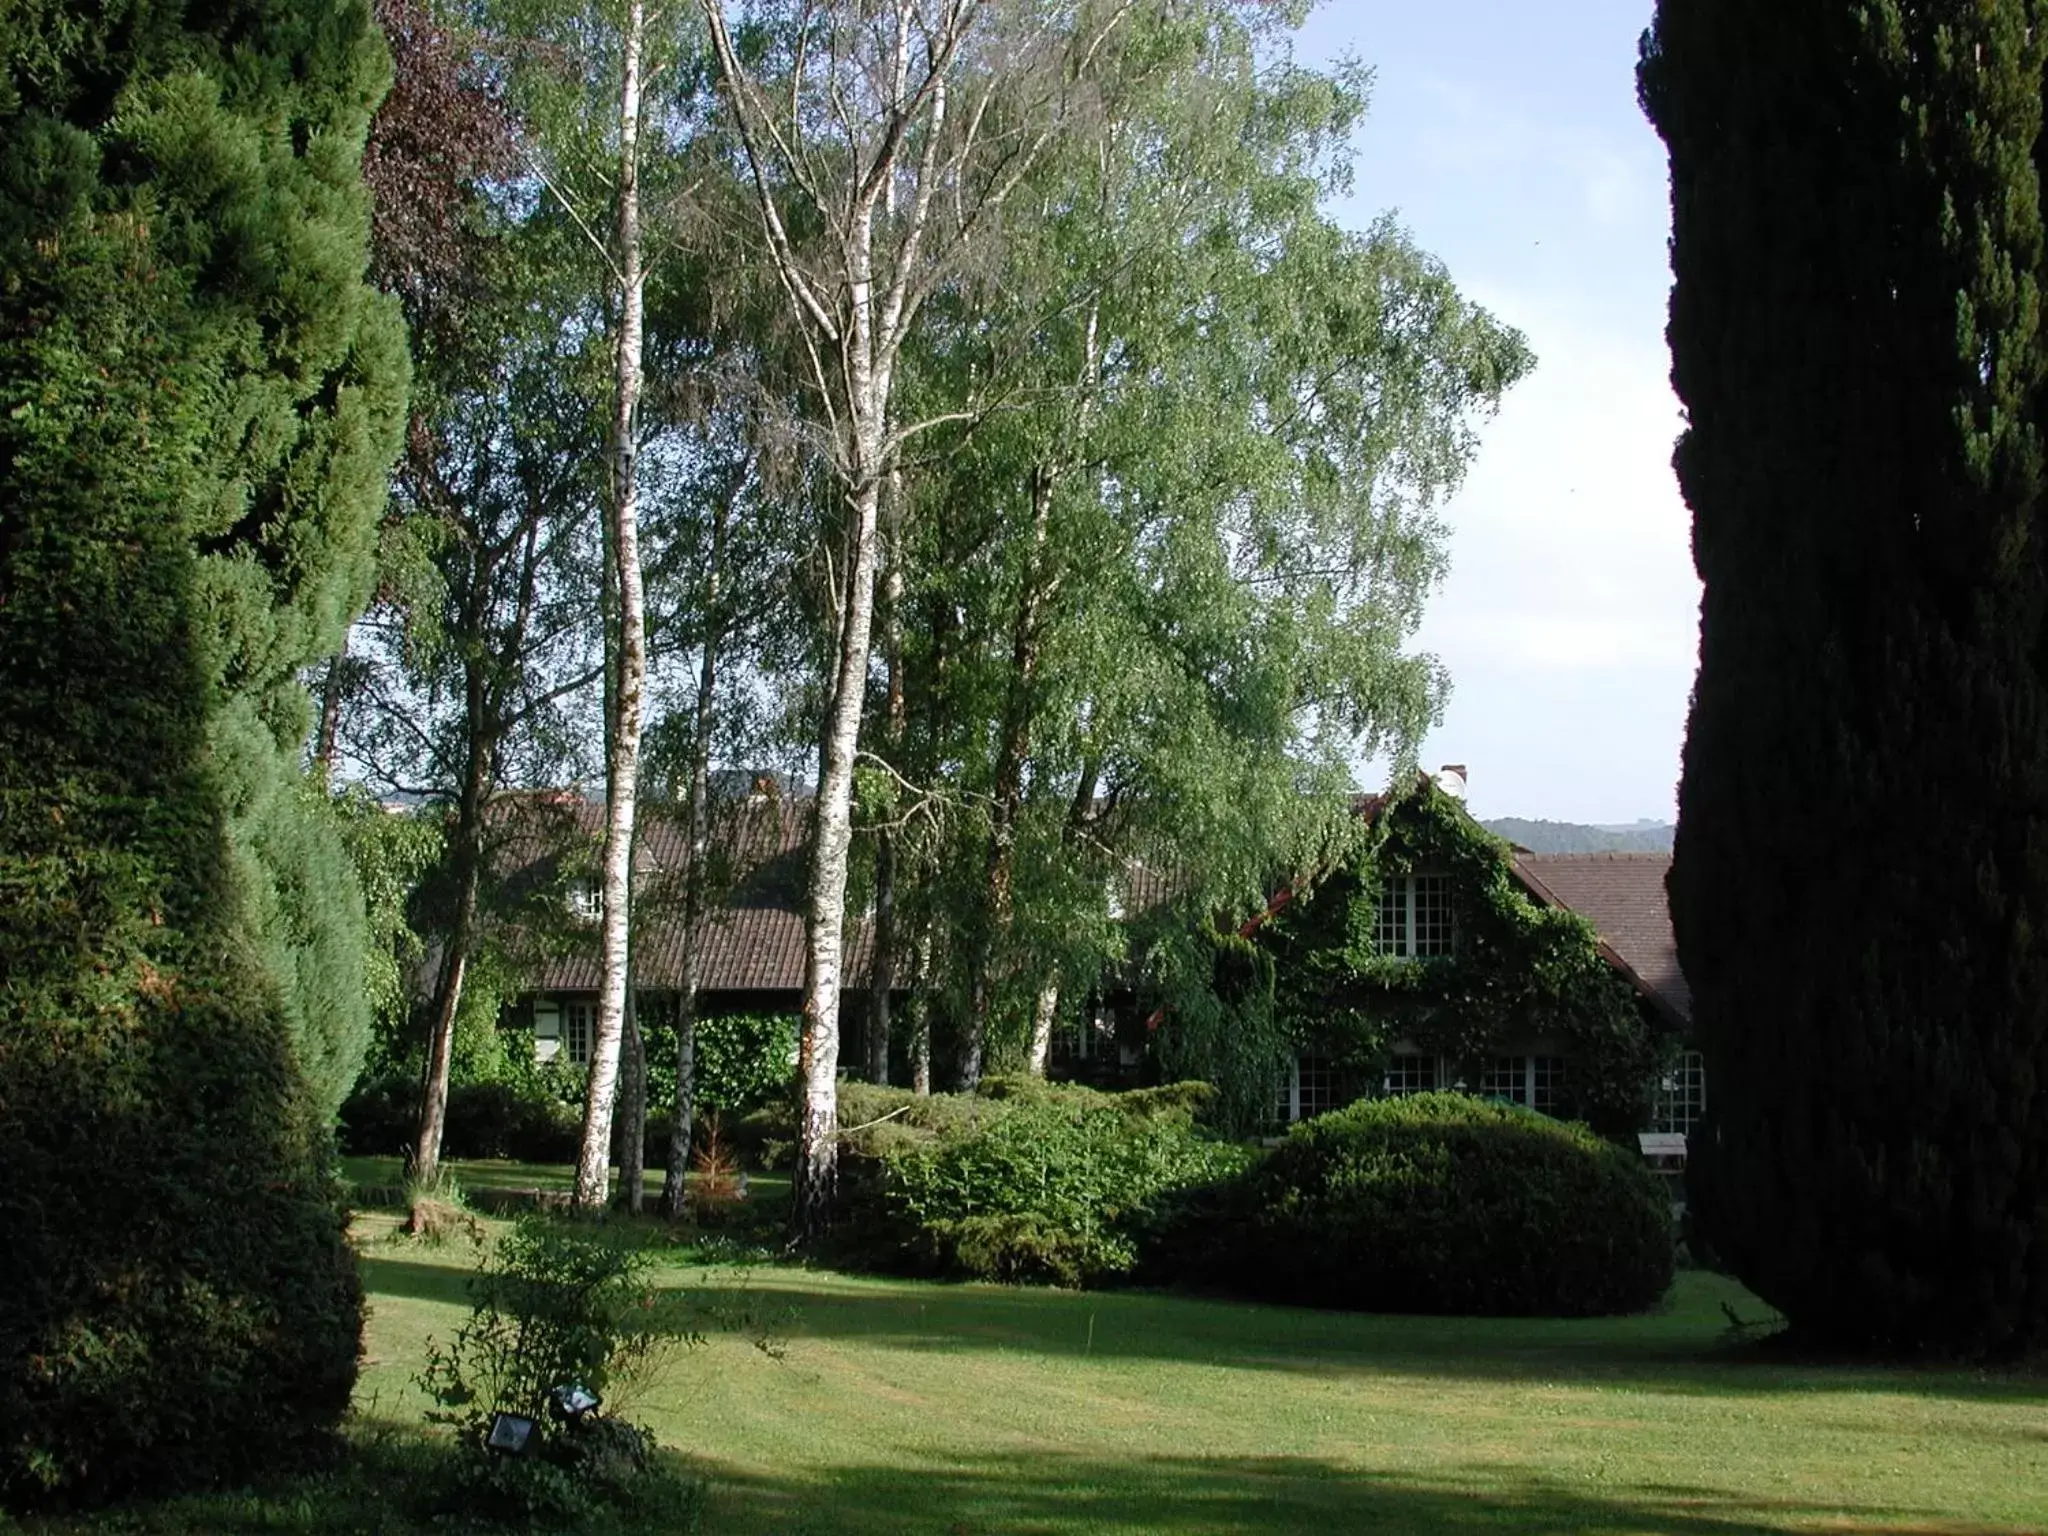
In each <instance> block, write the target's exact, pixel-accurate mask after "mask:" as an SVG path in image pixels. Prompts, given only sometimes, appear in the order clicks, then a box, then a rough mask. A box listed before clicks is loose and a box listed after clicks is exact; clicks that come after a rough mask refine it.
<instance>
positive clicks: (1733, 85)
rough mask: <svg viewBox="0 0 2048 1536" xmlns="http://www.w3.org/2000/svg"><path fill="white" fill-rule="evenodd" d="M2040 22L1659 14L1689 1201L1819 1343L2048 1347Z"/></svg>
mask: <svg viewBox="0 0 2048 1536" xmlns="http://www.w3.org/2000/svg"><path fill="white" fill-rule="evenodd" d="M2044 75H2048V28H2044V27H2043V26H2042V18H2041V14H2040V9H2039V7H2038V6H2037V5H2036V4H2034V3H2032V0H1980V3H1973V4H1970V5H1952V4H1945V5H1919V4H1909V3H1906V0H1870V3H1868V4H1856V5H1847V4H1842V5H1786V4H1784V3H1783V0H1661V3H1660V4H1659V6H1658V8H1657V16H1656V23H1655V26H1654V28H1653V29H1652V31H1651V32H1650V34H1649V35H1648V36H1647V37H1646V39H1645V42H1644V54H1643V62H1642V71H1641V83H1642V92H1643V101H1644V105H1645V107H1646V108H1647V110H1648V112H1649V115H1650V117H1651V120H1652V121H1653V122H1654V123H1655V125H1656V127H1657V130H1658V132H1659V133H1660V134H1662V136H1663V138H1664V140H1665V143H1666V144H1667V145H1668V147H1669V150H1670V161H1671V205H1672V225H1673V238H1672V265H1673V275H1674V279H1675V282H1674V287H1673V290H1672V299H1671V326H1670V338H1671V351H1672V379H1673V383H1674V385H1675V387H1676V389H1677V391H1678V394H1679V396H1680V398H1681V399H1682V400H1683V401H1684V403H1685V407H1686V419H1687V423H1688V425H1687V430H1686V433H1685V436H1684V437H1683V439H1682V440H1681V441H1680V444H1679V447H1678V453H1677V458H1676V466H1677V469H1678V474H1679V480H1680V484H1681V486H1682V488H1683V490H1684V492H1685V497H1686V501H1687V503H1688V504H1689V505H1690V507H1691V509H1692V513H1693V540H1692V545H1693V551H1694V558H1695V562H1696V564H1697V565H1698V568H1699V574H1700V577H1701V581H1702V584H1703V596H1702V600H1701V606H1700V670H1699V679H1698V683H1697V686H1696V688H1695V690H1694V694H1693V700H1692V710H1691V717H1690V720H1689V723H1688V726H1687V734H1686V745H1685V759H1684V777H1683V782H1682V784H1681V788H1680V792H1679V817H1678V833H1677V841H1676V848H1675V854H1674V863H1673V868H1672V873H1671V913H1672V920H1673V924H1674V927H1675V929H1676V932H1677V939H1678V953H1679V959H1680V961H1681V962H1682V964H1683V965H1684V967H1685V975H1686V980H1687V982H1688V983H1689V985H1690V987H1691V991H1692V996H1693V1011H1694V1022H1695V1028H1696V1031H1697V1034H1698V1038H1699V1042H1700V1046H1701V1049H1702V1051H1703V1052H1704V1054H1705V1057H1706V1063H1707V1072H1708V1081H1709V1084H1710V1091H1709V1094H1708V1105H1707V1116H1706V1120H1705V1122H1704V1123H1703V1124H1702V1125H1700V1126H1699V1127H1697V1128H1696V1129H1695V1130H1694V1131H1693V1133H1692V1135H1691V1138H1690V1143H1689V1153H1690V1157H1689V1162H1688V1179H1689V1191H1690V1200H1691V1205H1692V1210H1693V1213H1694V1215H1695V1216H1696V1217H1697V1220H1698V1222H1699V1225H1700V1228H1701V1230H1702V1232H1703V1234H1704V1236H1705V1238H1706V1240H1707V1242H1708V1243H1709V1244H1710V1245H1711V1246H1712V1248H1713V1250H1714V1251H1715V1252H1716V1253H1717V1254H1718V1255H1719V1256H1720V1258H1721V1260H1722V1261H1723V1262H1725V1263H1726V1264H1727V1265H1728V1266H1729V1267H1730V1268H1731V1269H1732V1270H1733V1272H1734V1273H1735V1274H1736V1275H1737V1276H1739V1277H1740V1278H1741V1279H1742V1281H1743V1283H1744V1284H1746V1285H1747V1286H1749V1287H1750V1288H1751V1289H1752V1290H1753V1291H1755V1292H1756V1293H1757V1294H1758V1295H1759V1296H1761V1297H1762V1298H1763V1299H1764V1300H1765V1301H1767V1302H1769V1303H1770V1304H1771V1305H1772V1306H1774V1307H1776V1308H1777V1309H1779V1310H1780V1311H1781V1312H1783V1313H1784V1315H1785V1316H1786V1318H1787V1319H1788V1320H1789V1322H1790V1323H1791V1326H1792V1330H1793V1332H1794V1333H1795V1335H1798V1336H1800V1337H1802V1338H1803V1339H1804V1340H1805V1342H1806V1343H1808V1344H1809V1345H1813V1346H1820V1347H1827V1348H1852V1349H1858V1350H1869V1351H1876V1352H1881V1353H1885V1354H1913V1353H1919V1352H1925V1351H1934V1352H1940V1353H1961V1354H1992V1355H2007V1354H2015V1353H2020V1352H2024V1351H2027V1350H2030V1349H2036V1348H2039V1347H2041V1346H2042V1345H2043V1344H2048V1198H2044V1191H2048V1113H2044V1104H2048V1099H2044V1089H2048V643H2044V637H2048V563H2044V561H2043V558H2042V550H2043V540H2044V536H2048V524H2044V521H2043V515H2044V508H2048V475H2044V465H2043V454H2042V442H2041V423H2042V419H2043V411H2044V406H2048V328H2044V325H2043V318H2044V315H2043V290H2044V281H2048V237H2044V225H2043V217H2042V146H2043V128H2044V124H2043V93H2044V86H2048V78H2044Z"/></svg>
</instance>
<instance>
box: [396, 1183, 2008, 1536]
mask: <svg viewBox="0 0 2048 1536" xmlns="http://www.w3.org/2000/svg"><path fill="white" fill-rule="evenodd" d="M390 1226H391V1223H390V1222H389V1221H388V1220H384V1219H381V1218H374V1217H372V1218H365V1219H364V1225H363V1235H364V1238H365V1245H364V1255H365V1269H364V1273H365V1281H366V1284H367V1285H368V1286H369V1289H370V1291H371V1297H372V1303H373V1307H374V1311H373V1315H372V1318H371V1323H370V1353H371V1364H370V1366H369V1368H368V1369H367V1370H366V1372H365V1375H364V1382H363V1387H362V1401H363V1402H364V1404H365V1406H366V1407H367V1406H371V1405H373V1404H374V1409H375V1411H376V1412H377V1413H379V1414H393V1413H396V1414H403V1415H410V1414H412V1413H414V1412H416V1410H417V1406H418V1405H417V1401H416V1399H415V1398H414V1397H413V1395H412V1389H411V1387H410V1386H409V1384H408V1378H409V1377H410V1375H411V1373H412V1371H413V1370H414V1369H415V1368H416V1364H417V1361H418V1360H419V1358H420V1352H421V1346H422V1344H423V1342H424V1339H425V1337H426V1335H427V1334H428V1333H429V1332H430V1331H432V1332H445V1331H447V1330H448V1329H450V1328H452V1327H453V1326H454V1324H455V1323H456V1321H457V1320H458V1319H459V1317H460V1315H461V1294H462V1283H461V1274H460V1270H459V1267H458V1266H459V1263H460V1261H461V1257H462V1255H461V1253H460V1251H459V1250H454V1249H448V1250H439V1251H436V1250H432V1249H420V1248H416V1247H412V1246H401V1245H399V1244H394V1243H392V1242H389V1241H386V1240H384V1237H383V1234H385V1233H386V1232H388V1230H389V1228H390ZM664 1280H665V1281H666V1282H667V1283H670V1284H675V1285H680V1286H687V1287H694V1288H698V1289H700V1290H707V1291H709V1292H712V1293H715V1294H716V1295H717V1296H719V1297H720V1298H722V1299H723V1300H724V1301H726V1302H727V1303H733V1302H737V1301H739V1300H740V1299H741V1293H744V1299H745V1302H746V1305H747V1306H748V1308H749V1309H750V1310H751V1311H753V1312H754V1313H755V1314H757V1315H759V1316H763V1317H766V1318H768V1319H770V1321H771V1326H772V1328H773V1331H775V1332H776V1333H778V1334H779V1335H780V1336H781V1338H782V1339H783V1341H784V1344H785V1346H786V1347H785V1348H784V1349H783V1350H782V1352H781V1358H780V1359H776V1358H771V1356H770V1355H768V1354H766V1353H763V1352H762V1351H761V1350H760V1349H758V1348H757V1347H755V1346H754V1345H753V1344H751V1343H749V1342H747V1341H746V1340H745V1339H744V1338H742V1337H740V1336H737V1335H734V1334H715V1335H714V1336H713V1337H712V1339H711V1341H710V1343H709V1344H708V1345H707V1346H706V1347H705V1348H703V1349H701V1350H699V1351H696V1352H695V1353H693V1354H691V1355H689V1356H686V1357H685V1358H684V1359H683V1360H682V1361H681V1362H680V1363H679V1364H678V1366H677V1367H676V1369H675V1371H674V1373H673V1375H672V1378H671V1379H670V1380H668V1381H667V1382H666V1383H665V1384H663V1385H662V1386H661V1387H660V1388H659V1389H658V1390H657V1391H656V1392H654V1393H652V1394H650V1397H649V1399H648V1400H647V1401H646V1402H644V1403H642V1404H640V1405H638V1406H637V1409H636V1412H637V1415H638V1416H639V1417H642V1418H644V1419H646V1420H647V1421H648V1422H650V1423H652V1424H653V1425H654V1427H655V1428H656V1429H657V1430H658V1431H659V1433H660V1434H661V1437H662V1439H663V1440H664V1441H666V1442H668V1443H670V1444H673V1445H678V1446H681V1447H682V1448H684V1449H685V1450H686V1451H688V1452H690V1453H691V1454H692V1455H693V1456H695V1457H696V1458H697V1459H698V1461H699V1463H700V1464H701V1465H702V1466H703V1468H704V1470H705V1471H706V1473H707V1474H708V1475H709V1476H711V1477H712V1478H713V1480H714V1483H715V1490H714V1496H713V1500H712V1510H711V1524H710V1531H711V1533H712V1536H723V1533H728V1532H731V1533H741V1536H751V1533H764V1536H765V1533H769V1532H776V1533H812V1536H824V1533H839V1532H845V1533H862V1536H869V1533H872V1536H883V1533H890V1536H894V1533H899V1532H901V1533H932V1536H957V1533H969V1532H972V1533H982V1532H990V1533H993V1532H1003V1533H1013V1532H1014V1533H1026V1532H1028V1533H1034V1536H1037V1533H1044V1536H1054V1533H1058V1536H1069V1533H1071V1536H1081V1533H1090V1536H1094V1533H1120V1532H1130V1533H1137V1532H1165V1533H1174V1536H1208V1533H1219V1536H1220V1533H1225V1532H1231V1533H1235V1532H1274V1533H1279V1532H1304V1531H1310V1532H1316V1531H1320V1532H1331V1533H1335V1532H1349V1531H1387V1532H1395V1531H1400V1532H1431V1531H1453V1532H1462V1531H1480V1530H1503V1531H1506V1530H1512V1531H1525V1532H1534V1533H1539V1536H1542V1533H1564V1532H1597V1533H1603V1536H1604V1533H1625V1532H1680V1533H1708V1532H1713V1533H1723V1532H1737V1531H1771V1530H1797V1531H1842V1530H1855V1531H1869V1530H1888V1531H1898V1532H1905V1531H1916V1532H1937V1531H1939V1532H1989V1531H1997V1532H2012V1531H2044V1530H2048V1382H2044V1381H2043V1380H2041V1379H2040V1378H2026V1377H2004V1376H1997V1375H1985V1374H1981V1373H1975V1372H1961V1371H1879V1370H1870V1369H1856V1368H1843V1367H1806V1366H1792V1365H1784V1364H1772V1363H1759V1362H1757V1361H1756V1360H1754V1359H1752V1358H1747V1357H1744V1356H1741V1355H1738V1354H1731V1353H1730V1352H1728V1351H1727V1350H1726V1349H1724V1348H1723V1347H1722V1346H1721V1344H1720V1342H1719V1341H1720V1337H1721V1335H1722V1333H1723V1331H1724V1328H1725V1318H1724V1316H1723V1314H1722V1311H1721V1305H1722V1303H1723V1302H1724V1301H1735V1302H1736V1303H1737V1305H1738V1306H1740V1305H1744V1304H1745V1301H1744V1299H1743V1298H1742V1297H1741V1293H1740V1292H1739V1291H1737V1290H1736V1289H1735V1288H1734V1287H1732V1286H1730V1285H1728V1284H1727V1283H1725V1282H1722V1281H1719V1280H1717V1279H1715V1278H1714V1277H1711V1276H1705V1275H1697V1274H1689V1275H1684V1276H1681V1277H1680V1284H1679V1286H1678V1288H1677V1290H1676V1291H1675V1293H1674V1295H1673V1298H1672V1301H1671V1304H1670V1306H1669V1308H1668V1309H1667V1310H1666V1311H1664V1312H1662V1313H1660V1314H1658V1315H1655V1316H1651V1317H1644V1318H1632V1319H1622V1320H1614V1321H1594V1322H1571V1323H1566V1322H1546V1321H1532V1322H1502V1321H1465V1320H1444V1319H1420V1318H1386V1317H1352V1316H1346V1315H1340V1314H1333V1313H1317V1312H1303V1311H1295V1310H1289V1309H1284V1308H1271V1307H1252V1306H1234V1305H1229V1304H1225V1303H1215V1302H1203V1301H1194V1300H1188V1299H1184V1298H1179V1297H1166V1296H1156V1295H1135V1294H1092V1295H1091V1294H1070V1293H1061V1292H1050V1291H1039V1290H1015V1289H1008V1288H1002V1287H994V1286H935V1285H923V1284H916V1283H911V1282H891V1281H883V1280H872V1279H860V1278H853V1277H847V1276H841V1275H834V1274H828V1273H820V1272H807V1271H799V1270H785V1269H772V1268H769V1269H761V1270H757V1271H755V1272H753V1273H752V1274H750V1275H742V1274H737V1273H734V1272H722V1271H711V1272H705V1271H698V1270H685V1269H682V1268H679V1267H678V1268H674V1269H672V1270H670V1271H669V1272H667V1273H666V1274H665V1275H664ZM1746 1304H1747V1305H1749V1306H1750V1307H1751V1308H1752V1309H1754V1303H1746Z"/></svg>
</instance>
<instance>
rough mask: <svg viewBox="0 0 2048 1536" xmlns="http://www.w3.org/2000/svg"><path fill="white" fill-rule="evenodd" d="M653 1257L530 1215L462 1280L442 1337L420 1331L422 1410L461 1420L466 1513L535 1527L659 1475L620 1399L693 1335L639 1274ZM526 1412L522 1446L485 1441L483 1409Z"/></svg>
mask: <svg viewBox="0 0 2048 1536" xmlns="http://www.w3.org/2000/svg"><path fill="white" fill-rule="evenodd" d="M651 1263H652V1260H651V1257H650V1255H649V1254H648V1253H647V1252H646V1251H645V1250H642V1249H635V1248H630V1247H626V1246H624V1245H623V1244H621V1243H619V1242H618V1241H616V1240H613V1239H611V1238H609V1237H607V1236H606V1235H605V1234H604V1233H602V1232H601V1231H599V1230H597V1229H596V1228H590V1227H584V1228H578V1227H574V1226H570V1225H566V1224H564V1223H562V1222H560V1221H557V1220H552V1219H550V1218H548V1217H544V1216H538V1215H528V1216H525V1217H523V1218H521V1220H520V1221H519V1223H518V1225H517V1226H515V1227H514V1228H513V1229H512V1231H511V1232H509V1233H507V1234H506V1235H505V1236H504V1237H502V1238H500V1239H499V1240H498V1242H497V1244H496V1245H495V1246H494V1247H493V1248H492V1249H491V1252H490V1254H489V1256H488V1257H487V1259H486V1260H485V1262H484V1265H483V1267H482V1268H481V1269H480V1270H479V1271H478V1273H477V1275H476V1278H475V1279H474V1280H473V1281H472V1282H471V1286H470V1295H471V1307H470V1315H469V1318H468V1320H467V1321H465V1322H464V1323H463V1325H462V1327H461V1328H460V1329H459V1330H457V1332H456V1334H455V1337H454V1338H453V1339H451V1340H450V1341H449V1342H448V1343H447V1344H445V1345H442V1344H437V1343H435V1342H433V1341H431V1340H430V1341H429V1342H428V1346H427V1364H426V1368H425V1369H424V1370H423V1371H421V1373H420V1375H419V1378H418V1379H419V1384H420V1386H421V1387H422V1388H424V1389H425V1390H426V1392H427V1394H428V1395H429V1396H430V1397H432V1398H433V1399H434V1401H435V1403H436V1404H437V1405H438V1407H437V1408H435V1409H433V1410H431V1411H430V1412H429V1414H428V1417H429V1418H430V1419H434V1420H436V1421H438V1422H440V1423H445V1424H452V1425H455V1426H457V1427H458V1428H460V1429H461V1430H462V1431H463V1432H464V1439H465V1441H466V1442H467V1445H468V1448H469V1449H470V1451H471V1452H472V1456H471V1458H470V1459H469V1461H468V1462H467V1464H466V1471H465V1472H464V1473H463V1475H462V1476H461V1478H460V1480H459V1486H460V1489H461V1492H462V1494H463V1500H462V1502H463V1505H464V1512H465V1513H467V1514H470V1515H475V1514H484V1515H487V1516H492V1517H495V1518H498V1519H500V1520H507V1519H518V1520H522V1521H524V1522H526V1523H528V1524H529V1525H532V1526H535V1527H540V1528H552V1527H555V1526H559V1525H563V1524H566V1523H572V1522H575V1521H579V1520H581V1519H584V1518H586V1517H588V1516H590V1515H592V1514H594V1513H597V1512H600V1511H602V1510H603V1509H605V1508H606V1507H608V1506H609V1507H612V1508H613V1509H614V1510H615V1511H616V1510H617V1508H618V1507H619V1506H626V1507H631V1506H632V1505H633V1504H635V1503H636V1490H638V1489H640V1488H642V1487H643V1486H644V1485H646V1484H647V1483H648V1481H649V1479H650V1477H653V1476H656V1475H657V1474H660V1475H666V1474H664V1473H663V1472H662V1469H661V1467H660V1465H659V1463H658V1461H657V1459H656V1454H655V1453H656V1445H655V1440H654V1436H653V1434H652V1433H651V1432H650V1431H648V1430H646V1429H644V1428H642V1427H640V1426H639V1425H636V1424H634V1423H632V1422H631V1421H629V1420H627V1419H625V1418H623V1417H621V1416H620V1414H619V1409H620V1408H621V1407H623V1406H625V1405H626V1404H627V1403H628V1402H629V1401H630V1399H631V1398H632V1396H633V1394H634V1392H635V1391H636V1389H638V1388H641V1387H644V1386H645V1385H647V1384H648V1382H649V1381H650V1379H651V1378H652V1377H653V1376H654V1375H655V1374H656V1372H657V1371H658V1370H659V1369H660V1367H661V1366H662V1364H663V1363H664V1361H665V1360H666V1359H667V1357H668V1355H669V1354H670V1353H671V1351H673V1350H674V1349H675V1348H676V1347H678V1346H679V1345H680V1344H683V1343H686V1342H694V1340H695V1336H694V1335H693V1334H690V1333H688V1332H687V1331H686V1330H685V1329H683V1328H682V1327H681V1326H680V1325H679V1324H678V1322H677V1320H676V1318H675V1316H674V1314H673V1311H672V1309H669V1308H665V1307H663V1306H662V1305H660V1297H659V1296H658V1294H657V1293H656V1292H655V1291H654V1290H653V1289H652V1288H651V1287H650V1286H649V1285H648V1284H647V1271H648V1269H649V1267H650V1265H651ZM572 1386H573V1387H581V1388H583V1389H584V1390H586V1391H588V1392H590V1393H592V1394H594V1395H595V1396H596V1397H597V1398H598V1399H599V1400H600V1401H599V1407H598V1408H597V1409H594V1410H593V1411H591V1412H590V1413H588V1414H585V1415H582V1416H581V1417H579V1418H575V1419H564V1418H561V1417H559V1416H557V1415H556V1414H555V1413H554V1412H553V1411H552V1410H553V1408H554V1404H553V1402H552V1397H553V1394H554V1393H555V1391H556V1389H558V1388H563V1387H572ZM498 1412H505V1413H517V1414H522V1415H524V1416H526V1417H528V1418H530V1419H532V1420H534V1422H535V1426H536V1427H535V1431H534V1433H535V1435H536V1436H537V1437H538V1443H537V1444H530V1445H529V1448H528V1449H527V1451H526V1452H525V1454H523V1455H520V1456H517V1457H510V1456H505V1457H501V1456H496V1455H494V1454H492V1453H491V1452H490V1451H489V1450H487V1449H486V1448H485V1445H484V1439H485V1436H486V1435H487V1434H488V1432H489V1427H490V1422H491V1418H492V1415H493V1414H495V1413H498Z"/></svg>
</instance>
